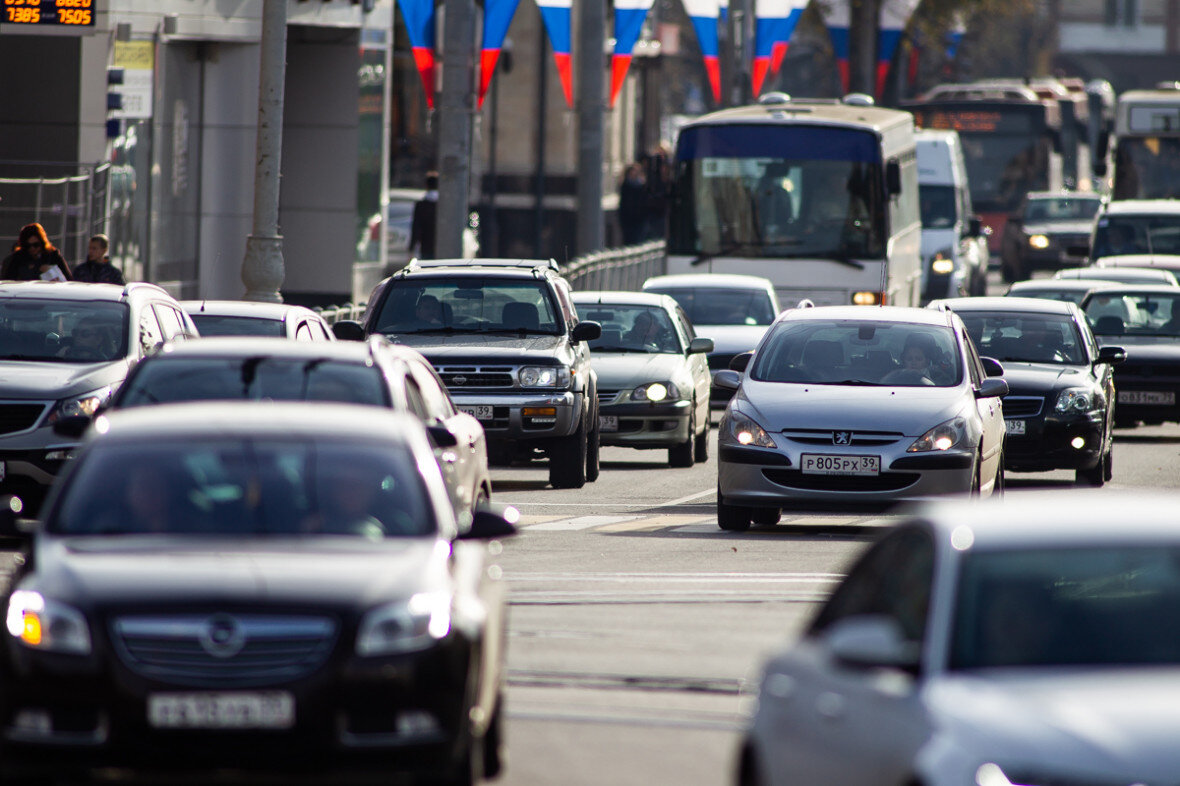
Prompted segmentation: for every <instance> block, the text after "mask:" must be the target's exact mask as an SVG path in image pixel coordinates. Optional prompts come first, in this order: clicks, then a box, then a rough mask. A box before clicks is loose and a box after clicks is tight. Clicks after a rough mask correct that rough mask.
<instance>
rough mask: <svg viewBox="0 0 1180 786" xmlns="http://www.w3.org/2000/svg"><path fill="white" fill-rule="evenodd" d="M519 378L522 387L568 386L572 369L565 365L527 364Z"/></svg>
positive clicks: (518, 375)
mask: <svg viewBox="0 0 1180 786" xmlns="http://www.w3.org/2000/svg"><path fill="white" fill-rule="evenodd" d="M517 378H518V379H519V380H520V386H521V387H522V388H568V387H569V385H570V370H569V369H568V368H565V367H563V366H525V367H523V368H522V369H521V370H520V372H519V373H518V374H517Z"/></svg>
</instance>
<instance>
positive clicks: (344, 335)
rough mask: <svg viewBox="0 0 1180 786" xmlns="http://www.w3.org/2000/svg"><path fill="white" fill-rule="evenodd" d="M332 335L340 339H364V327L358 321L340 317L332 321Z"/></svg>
mask: <svg viewBox="0 0 1180 786" xmlns="http://www.w3.org/2000/svg"><path fill="white" fill-rule="evenodd" d="M332 335H333V336H335V337H336V338H337V339H338V340H340V341H364V340H365V329H364V328H363V327H361V323H360V322H354V321H353V320H351V319H342V320H340V321H339V322H333V323H332Z"/></svg>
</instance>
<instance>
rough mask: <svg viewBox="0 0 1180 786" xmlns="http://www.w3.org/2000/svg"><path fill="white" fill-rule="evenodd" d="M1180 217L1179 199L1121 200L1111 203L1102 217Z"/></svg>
mask: <svg viewBox="0 0 1180 786" xmlns="http://www.w3.org/2000/svg"><path fill="white" fill-rule="evenodd" d="M1150 215H1173V216H1175V215H1180V200H1178V199H1120V200H1118V201H1117V202H1110V203H1108V204H1107V205H1106V209H1105V210H1103V211H1102V213H1101V214H1100V216H1150Z"/></svg>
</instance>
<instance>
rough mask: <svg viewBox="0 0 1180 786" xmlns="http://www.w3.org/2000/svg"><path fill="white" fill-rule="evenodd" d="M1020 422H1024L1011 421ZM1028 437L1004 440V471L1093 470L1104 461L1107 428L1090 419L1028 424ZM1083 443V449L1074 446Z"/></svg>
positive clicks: (1026, 430) (1054, 420)
mask: <svg viewBox="0 0 1180 786" xmlns="http://www.w3.org/2000/svg"><path fill="white" fill-rule="evenodd" d="M1009 420H1010V421H1011V420H1020V418H1010V419H1009ZM1024 424H1025V425H1024V428H1025V432H1024V434H1011V433H1010V434H1008V435H1007V436H1005V437H1004V469H1007V470H1011V471H1012V472H1048V471H1049V470H1054V469H1093V468H1094V467H1095V466H1097V464H1098V462H1099V460H1100V459H1101V458H1102V451H1103V445H1104V437H1105V428H1104V426H1103V422H1102V421H1101V420H1090V419H1089V418H1080V417H1079V418H1073V419H1069V420H1064V419H1059V418H1036V419H1027V420H1024ZM1075 439H1081V440H1082V446H1081V447H1080V448H1077V447H1074V446H1073V444H1072V443H1073V441H1074V440H1075Z"/></svg>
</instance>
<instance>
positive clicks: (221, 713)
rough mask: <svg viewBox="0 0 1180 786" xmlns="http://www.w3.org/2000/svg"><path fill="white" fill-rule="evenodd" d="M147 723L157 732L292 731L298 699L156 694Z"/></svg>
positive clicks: (283, 695)
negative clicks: (188, 730)
mask: <svg viewBox="0 0 1180 786" xmlns="http://www.w3.org/2000/svg"><path fill="white" fill-rule="evenodd" d="M148 723H150V724H151V725H152V726H154V727H155V728H157V729H289V728H291V727H292V726H294V725H295V698H294V697H293V696H292V695H291V694H290V693H287V692H285V691H269V692H265V693H236V692H233V693H154V694H152V695H150V696H148Z"/></svg>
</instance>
